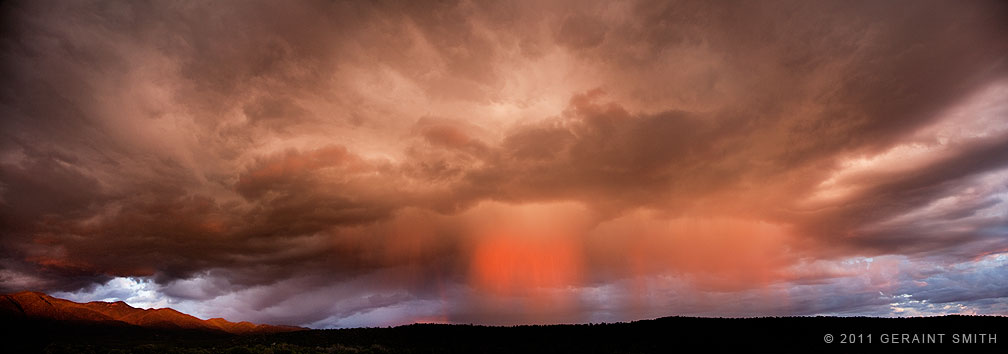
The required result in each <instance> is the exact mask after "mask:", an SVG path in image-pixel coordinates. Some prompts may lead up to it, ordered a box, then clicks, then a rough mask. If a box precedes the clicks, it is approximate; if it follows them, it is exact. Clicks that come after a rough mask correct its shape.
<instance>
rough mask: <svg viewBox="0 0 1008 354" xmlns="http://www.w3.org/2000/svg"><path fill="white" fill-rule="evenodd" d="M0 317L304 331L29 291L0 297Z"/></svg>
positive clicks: (156, 326) (246, 331)
mask: <svg viewBox="0 0 1008 354" xmlns="http://www.w3.org/2000/svg"><path fill="white" fill-rule="evenodd" d="M0 318H2V319H3V320H4V321H6V322H13V321H18V320H21V319H23V320H33V321H38V320H49V321H60V322H70V323H77V324H95V325H108V326H139V327H144V328H153V329H186V330H203V331H214V332H226V333H231V334H260V333H279V332H290V331H299V330H303V329H305V328H301V327H293V326H273V325H265V324H254V323H250V322H238V323H235V322H230V321H227V320H225V319H223V318H212V319H209V320H201V319H199V318H196V317H194V316H190V315H187V314H184V313H181V312H178V311H175V310H173V309H170V308H161V309H138V308H135V307H132V306H130V305H127V304H126V303H125V302H122V301H117V302H102V301H92V302H88V303H77V302H73V301H70V300H64V299H59V298H55V297H52V296H49V295H46V294H43V293H39V292H32V291H25V292H20V293H16V294H10V295H2V298H0Z"/></svg>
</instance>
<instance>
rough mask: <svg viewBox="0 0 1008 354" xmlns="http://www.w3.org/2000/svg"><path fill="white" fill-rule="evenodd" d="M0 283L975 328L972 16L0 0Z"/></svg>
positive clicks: (774, 9) (326, 322)
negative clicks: (929, 319) (873, 318)
mask: <svg viewBox="0 0 1008 354" xmlns="http://www.w3.org/2000/svg"><path fill="white" fill-rule="evenodd" d="M0 9H2V22H0V26H2V36H0V72H2V76H3V77H4V78H5V79H4V83H3V84H2V85H0V88H2V90H0V116H2V121H0V125H2V135H0V136H2V138H0V235H2V239H0V291H2V292H12V291H18V290H39V291H46V292H49V293H55V294H62V295H63V296H66V297H70V298H72V299H77V300H101V299H121V300H128V299H132V300H128V301H132V302H131V303H133V304H140V305H147V306H172V307H176V308H178V309H180V310H184V311H187V312H190V313H193V314H194V315H197V316H200V317H204V318H209V317H221V316H223V317H226V318H228V319H230V320H253V321H258V322H270V323H285V324H295V325H305V326H313V327H342V326H361V325H387V324H398V323H410V322H414V321H437V322H461V323H491V324H501V323H505V324H506V323H530V322H531V323H556V322H589V321H616V320H632V319H638V318H644V317H657V316H666V315H706V316H755V315H787V314H790V315H811V314H869V315H882V316H890V315H897V316H898V315H918V314H941V313H987V314H1002V315H1004V314H1008V312H1006V311H1008V307H1006V306H1005V303H1006V300H1005V299H1006V296H1008V289H1005V288H1004V287H1003V286H1000V285H998V284H1004V283H1005V282H1004V281H1003V279H1002V278H1004V276H1005V274H1008V272H1006V271H1008V269H1006V266H1008V263H1006V261H1005V257H1006V256H1005V253H1006V252H1008V209H1006V208H1008V159H1006V158H1005V157H1006V156H1008V62H1006V58H1008V42H1006V41H1005V40H1004V38H1008V8H1006V5H1005V4H1004V3H1001V2H996V1H989V2H987V1H972V2H956V3H952V2H945V1H924V2H920V1H915V2H906V1H883V2H851V1H825V2H803V1H773V2H753V3H729V2H724V3H708V2H692V1H681V2H680V1H673V2H669V1H654V2H653V1H620V2H610V1H600V2H585V1H547V2H506V3H497V2H481V1H432V2H384V1H378V2H351V1H348V2H341V1H298V2H275V1H274V2H271V1H243V2H237V1H236V2H223V3H221V2H200V1H186V2H175V3H167V2H111V1H79V2H55V1H52V2H50V1H31V2H20V1H8V2H4V3H3V4H0Z"/></svg>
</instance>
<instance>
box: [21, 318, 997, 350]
mask: <svg viewBox="0 0 1008 354" xmlns="http://www.w3.org/2000/svg"><path fill="white" fill-rule="evenodd" d="M1005 328H1008V317H992V316H944V317H923V318H868V317H763V318H691V317H666V318H660V319H655V320H642V321H635V322H629V323H609V324H579V325H545V326H543V325H524V326H511V327H498V326H475V325H447V324H414V325H408V326H399V327H389V328H351V329H332V330H305V331H298V332H290V333H278V334H265V335H231V334H224V333H208V332H200V331H193V330H166V329H147V328H139V327H134V326H122V325H110V324H93V323H91V324H84V323H67V322H54V321H18V322H10V321H8V322H6V323H5V324H4V328H3V335H4V337H6V338H5V339H4V342H5V346H6V347H7V348H9V349H13V350H14V351H12V352H43V353H46V352H47V353H671V352H681V351H684V350H685V349H687V348H704V349H705V350H706V349H709V350H746V351H749V350H760V351H764V350H776V351H801V352H809V351H825V352H877V351H887V352H891V351H911V350H941V351H955V352H1006V351H1005V346H1004V344H1003V343H1004V341H1008V337H1004V336H1005V335H1006V334H1004V333H1003V331H1004V329H1005ZM967 341H969V343H967ZM827 342H829V343H827Z"/></svg>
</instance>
